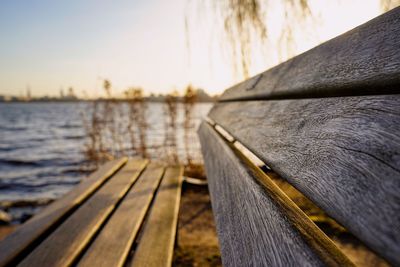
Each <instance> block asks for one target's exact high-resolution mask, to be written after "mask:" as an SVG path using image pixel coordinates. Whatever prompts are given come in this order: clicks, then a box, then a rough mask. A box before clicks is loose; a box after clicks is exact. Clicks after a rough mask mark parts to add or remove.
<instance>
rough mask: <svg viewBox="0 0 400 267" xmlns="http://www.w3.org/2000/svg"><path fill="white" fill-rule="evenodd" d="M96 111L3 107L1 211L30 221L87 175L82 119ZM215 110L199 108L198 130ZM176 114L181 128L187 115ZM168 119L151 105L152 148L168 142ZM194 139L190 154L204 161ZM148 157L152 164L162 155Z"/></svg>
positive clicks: (69, 106) (82, 106) (78, 106)
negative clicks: (46, 203) (42, 206)
mask: <svg viewBox="0 0 400 267" xmlns="http://www.w3.org/2000/svg"><path fill="white" fill-rule="evenodd" d="M117 105H121V107H120V109H121V110H122V111H123V110H126V109H127V104H117ZM92 106H93V104H91V103H86V102H76V103H1V104H0V208H2V209H5V210H6V211H7V212H9V213H10V214H11V215H12V216H13V219H14V221H21V220H24V218H27V217H29V216H30V215H31V214H32V213H34V212H36V211H37V210H38V204H40V203H45V202H47V201H49V200H53V199H56V198H59V197H60V196H62V195H64V194H65V193H67V192H68V191H70V190H71V189H72V188H73V187H74V186H75V185H76V184H78V183H79V181H80V180H81V179H82V178H83V177H85V175H87V173H84V172H82V170H83V166H84V165H85V163H87V159H85V156H84V153H83V152H84V146H85V144H87V143H88V139H87V136H86V132H85V129H84V127H83V125H84V123H83V119H82V117H83V115H82V114H86V115H88V114H90V112H91V110H92ZM211 106H212V104H210V103H200V104H196V105H195V107H194V111H193V125H194V127H195V128H196V127H198V125H199V123H200V121H201V119H202V118H204V117H205V116H206V114H207V113H208V111H209V109H210V108H211ZM178 111H179V112H178V117H177V122H178V125H179V126H181V125H183V110H182V108H181V107H180V108H179V109H178ZM164 113H165V105H164V104H162V103H150V104H148V108H147V111H146V118H147V122H148V125H149V127H148V129H147V135H146V139H147V143H148V145H149V146H154V147H157V146H158V147H159V146H162V144H163V142H164V138H165V136H164V128H165V122H164V119H163V117H164V116H165V114H164ZM120 116H121V120H120V122H121V123H126V122H127V116H126V115H125V113H124V112H121V114H120ZM121 125H122V124H121ZM122 126H123V125H122ZM178 128H179V129H178V131H177V140H178V142H177V145H178V148H177V151H178V154H179V155H180V157H181V158H182V157H184V147H183V142H181V141H180V140H182V138H183V129H182V127H178ZM192 138H193V140H192V141H191V153H193V155H194V156H193V157H194V159H196V160H197V161H201V154H200V146H199V143H198V140H197V138H196V137H192ZM123 139H124V140H126V139H127V138H123ZM149 153H150V156H151V157H153V158H154V157H157V154H158V153H159V152H158V151H157V150H150V151H149ZM10 206H12V207H10ZM7 207H10V208H7Z"/></svg>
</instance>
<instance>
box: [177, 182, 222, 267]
mask: <svg viewBox="0 0 400 267" xmlns="http://www.w3.org/2000/svg"><path fill="white" fill-rule="evenodd" d="M182 189H183V190H182V199H181V206H180V212H179V223H178V237H177V246H176V248H175V253H174V264H173V265H174V266H222V264H221V255H220V251H219V245H218V239H217V234H216V229H215V223H214V217H213V215H212V210H211V202H210V196H209V193H208V189H207V186H196V185H189V184H184V187H183V188H182Z"/></svg>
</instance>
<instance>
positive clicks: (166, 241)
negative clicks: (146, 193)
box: [129, 166, 183, 267]
mask: <svg viewBox="0 0 400 267" xmlns="http://www.w3.org/2000/svg"><path fill="white" fill-rule="evenodd" d="M182 174H183V168H182V167H180V166H176V167H168V168H167V169H166V172H165V174H164V177H163V179H162V181H161V184H160V187H159V189H158V190H157V195H156V197H155V199H154V203H153V206H152V208H151V210H150V214H149V217H148V219H147V220H146V224H145V226H144V229H143V233H142V235H141V237H140V240H139V244H138V247H137V249H136V251H135V252H134V255H133V259H132V261H131V262H130V264H129V266H148V267H151V266H154V267H162V266H166V267H167V266H171V264H172V257H173V251H174V244H175V235H176V228H177V223H178V212H179V203H180V198H181V186H182Z"/></svg>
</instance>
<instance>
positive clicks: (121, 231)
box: [78, 163, 164, 267]
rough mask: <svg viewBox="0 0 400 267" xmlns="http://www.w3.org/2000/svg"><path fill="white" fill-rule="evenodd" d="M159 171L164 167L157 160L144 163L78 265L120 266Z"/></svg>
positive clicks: (150, 197)
mask: <svg viewBox="0 0 400 267" xmlns="http://www.w3.org/2000/svg"><path fill="white" fill-rule="evenodd" d="M163 172H164V167H163V166H161V165H160V164H157V163H150V164H149V166H147V168H146V170H145V171H144V173H143V174H142V175H141V176H140V178H139V180H138V181H137V182H136V183H135V185H134V186H133V187H132V189H131V190H130V191H129V193H128V194H127V195H126V197H125V198H124V199H123V201H122V203H121V204H120V205H119V206H118V208H117V210H116V211H115V213H114V214H113V215H112V217H111V218H110V220H108V221H107V224H106V225H105V226H104V228H103V229H102V230H101V232H100V234H99V235H98V236H97V237H96V239H95V240H94V243H92V244H91V246H90V247H89V249H88V250H87V251H86V253H85V255H84V256H83V258H82V259H81V260H80V261H79V263H78V266H96V267H101V266H104V267H108V266H114V267H118V266H123V264H124V263H125V260H126V257H127V255H128V253H129V250H130V249H131V246H132V243H133V241H134V239H135V238H136V236H137V234H138V232H139V228H140V226H141V224H142V221H143V219H144V217H145V215H146V212H147V210H148V208H149V205H150V203H151V201H152V199H153V196H154V193H155V191H156V189H157V186H158V185H159V182H160V180H161V177H162V175H163Z"/></svg>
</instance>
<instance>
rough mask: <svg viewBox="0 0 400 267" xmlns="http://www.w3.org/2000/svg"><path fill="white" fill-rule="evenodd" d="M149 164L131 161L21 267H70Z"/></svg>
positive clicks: (22, 263) (24, 261) (142, 161)
mask: <svg viewBox="0 0 400 267" xmlns="http://www.w3.org/2000/svg"><path fill="white" fill-rule="evenodd" d="M146 164H147V161H146V160H129V161H128V162H127V163H126V165H125V166H124V167H123V168H122V169H121V170H120V171H118V172H117V173H116V174H115V175H114V176H113V178H112V179H110V181H108V182H107V183H106V184H105V185H104V186H102V187H101V188H100V190H98V191H97V192H96V193H95V194H94V195H93V196H92V197H91V198H89V199H88V200H87V201H86V202H85V203H84V204H83V205H82V206H81V207H80V208H79V209H77V210H76V211H75V212H74V213H73V214H72V215H71V216H70V217H68V219H66V220H65V221H64V222H63V223H62V224H61V225H60V226H59V227H58V228H57V229H56V230H55V231H54V232H53V233H52V234H51V235H50V236H49V237H47V238H46V239H45V240H44V241H43V242H42V243H40V245H39V246H37V247H36V248H35V250H33V251H32V252H31V253H30V254H29V255H28V256H27V257H26V258H25V259H24V260H23V261H22V262H21V263H20V264H19V265H18V266H27V267H34V266H38V267H42V266H70V265H71V264H72V263H73V262H74V260H75V259H76V257H77V256H78V255H79V254H80V253H81V252H82V250H83V249H84V248H85V247H86V245H87V244H88V242H89V241H90V239H91V238H92V237H93V236H94V235H95V234H96V232H97V231H98V229H99V228H100V227H101V225H102V224H103V222H104V221H105V220H106V219H107V217H108V216H109V215H110V214H111V212H112V211H113V209H114V208H115V205H116V204H117V202H118V201H119V200H120V199H121V198H122V197H123V196H124V195H125V194H126V192H127V191H128V190H129V188H130V186H131V185H132V184H133V183H134V182H135V181H136V179H137V178H138V177H139V175H140V173H141V172H142V170H143V169H144V167H145V166H146Z"/></svg>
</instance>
